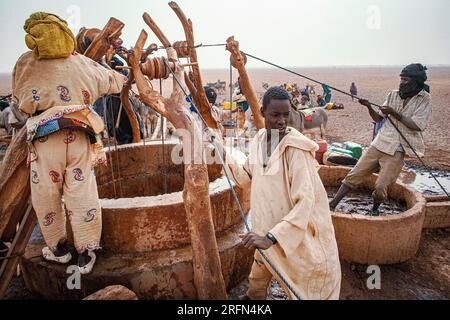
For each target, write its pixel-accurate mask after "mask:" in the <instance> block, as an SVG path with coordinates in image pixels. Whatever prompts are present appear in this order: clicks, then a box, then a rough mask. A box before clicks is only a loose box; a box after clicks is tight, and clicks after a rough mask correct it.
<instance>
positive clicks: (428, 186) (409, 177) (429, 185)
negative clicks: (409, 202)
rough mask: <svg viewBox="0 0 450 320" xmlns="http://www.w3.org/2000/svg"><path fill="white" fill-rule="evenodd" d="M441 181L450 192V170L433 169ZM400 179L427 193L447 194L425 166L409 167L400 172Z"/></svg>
mask: <svg viewBox="0 0 450 320" xmlns="http://www.w3.org/2000/svg"><path fill="white" fill-rule="evenodd" d="M431 172H432V173H433V175H434V176H435V177H436V178H437V180H438V181H439V183H440V184H441V185H442V186H443V187H444V188H445V189H446V191H447V192H450V171H439V170H434V169H431ZM400 181H402V182H403V183H405V184H408V185H410V186H411V187H413V188H414V189H416V190H417V191H419V192H421V193H423V194H426V195H445V192H444V191H443V190H442V189H441V187H440V186H439V185H438V184H437V182H436V180H434V178H433V177H432V176H431V174H430V173H429V172H428V171H427V170H425V169H423V168H407V169H404V170H403V172H402V173H401V174H400Z"/></svg>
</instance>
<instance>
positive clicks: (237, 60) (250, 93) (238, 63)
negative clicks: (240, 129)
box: [226, 37, 265, 130]
mask: <svg viewBox="0 0 450 320" xmlns="http://www.w3.org/2000/svg"><path fill="white" fill-rule="evenodd" d="M226 48H227V50H228V51H230V53H231V57H230V59H231V64H232V65H233V67H235V68H236V69H237V70H238V72H239V83H240V86H241V89H242V93H243V94H244V96H245V97H246V98H247V101H248V104H249V105H250V109H252V112H253V115H254V119H255V126H256V128H257V129H258V130H259V129H263V128H264V127H265V124H264V118H263V116H262V114H261V107H260V105H259V103H258V98H257V97H256V93H255V90H254V89H253V86H252V85H251V83H250V78H249V77H248V74H247V70H246V69H245V56H244V55H243V54H242V53H241V51H240V50H239V42H238V41H236V40H234V37H229V38H228V39H227V47H226Z"/></svg>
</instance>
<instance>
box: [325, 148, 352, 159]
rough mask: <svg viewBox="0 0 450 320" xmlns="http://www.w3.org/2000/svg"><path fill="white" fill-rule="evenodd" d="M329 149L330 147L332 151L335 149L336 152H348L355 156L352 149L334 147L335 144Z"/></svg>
mask: <svg viewBox="0 0 450 320" xmlns="http://www.w3.org/2000/svg"><path fill="white" fill-rule="evenodd" d="M329 149H330V150H331V151H334V152H338V153H343V154H347V155H349V156H352V157H354V156H353V152H352V151H350V150H347V149H343V148H337V147H334V146H331V147H330V148H329Z"/></svg>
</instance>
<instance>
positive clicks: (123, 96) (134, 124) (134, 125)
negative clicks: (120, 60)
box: [120, 71, 141, 143]
mask: <svg viewBox="0 0 450 320" xmlns="http://www.w3.org/2000/svg"><path fill="white" fill-rule="evenodd" d="M133 79H134V77H133V71H130V74H129V76H128V81H127V83H126V84H125V85H124V87H123V89H122V91H121V92H120V101H121V102H122V106H123V108H124V109H125V113H126V114H127V116H128V120H130V125H131V129H132V131H133V140H132V141H133V143H139V142H141V130H140V129H139V122H138V119H137V117H136V113H135V112H134V110H133V107H132V106H131V102H130V90H131V85H132V83H133Z"/></svg>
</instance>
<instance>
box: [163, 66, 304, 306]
mask: <svg viewBox="0 0 450 320" xmlns="http://www.w3.org/2000/svg"><path fill="white" fill-rule="evenodd" d="M163 60H164V63H165V64H166V65H167V67H168V68H169V70H170V73H171V74H172V77H173V78H174V79H175V81H176V82H177V84H178V86H179V87H180V88H181V90H182V91H183V93H184V95H185V96H186V98H187V99H188V102H189V103H190V104H192V106H193V107H194V108H195V110H196V112H197V114H198V115H199V117H200V119H201V121H202V122H203V124H204V125H205V127H208V124H207V123H206V121H205V119H204V118H203V116H202V115H201V114H200V112H199V110H198V108H197V106H195V105H194V103H193V102H192V100H191V98H189V95H188V94H187V92H186V90H185V89H184V88H183V86H182V85H181V83H180V81H179V80H178V78H177V77H176V76H175V73H174V72H173V70H172V68H170V66H169V64H168V63H167V61H166V59H165V58H164V59H163ZM213 145H214V148H215V150H216V154H218V156H219V160H220V163H221V165H222V168H223V171H224V173H225V177H226V179H227V181H228V184H229V186H230V190H231V193H232V194H233V198H234V200H235V202H236V204H237V206H238V208H239V212H240V214H241V218H242V220H243V221H244V224H245V228H246V230H247V232H250V231H251V230H250V227H249V225H248V222H247V220H246V219H245V214H244V210H243V209H242V206H241V203H240V201H239V199H238V197H237V195H236V192H235V190H234V186H233V183H232V182H231V179H230V177H229V175H228V172H227V170H226V167H225V162H224V160H223V158H222V155H221V154H220V149H219V147H218V146H217V145H216V143H214V140H213ZM257 251H258V252H259V254H260V255H261V256H262V257H263V258H264V260H266V262H267V263H268V264H269V266H270V267H271V268H272V270H273V271H274V272H275V273H276V275H277V276H278V277H279V279H280V280H281V282H283V283H284V285H285V286H286V287H287V288H288V289H289V290H290V291H291V292H292V293H293V295H294V296H295V297H296V298H297V299H298V300H301V298H300V295H299V294H298V293H297V292H296V291H295V290H294V288H293V287H292V286H291V285H290V284H289V282H288V281H287V280H286V279H285V278H284V277H283V275H282V274H281V273H280V272H279V271H278V270H277V268H276V267H275V266H274V265H273V264H272V262H271V261H270V260H269V258H268V257H267V256H266V254H265V253H264V252H262V250H260V249H257Z"/></svg>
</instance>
